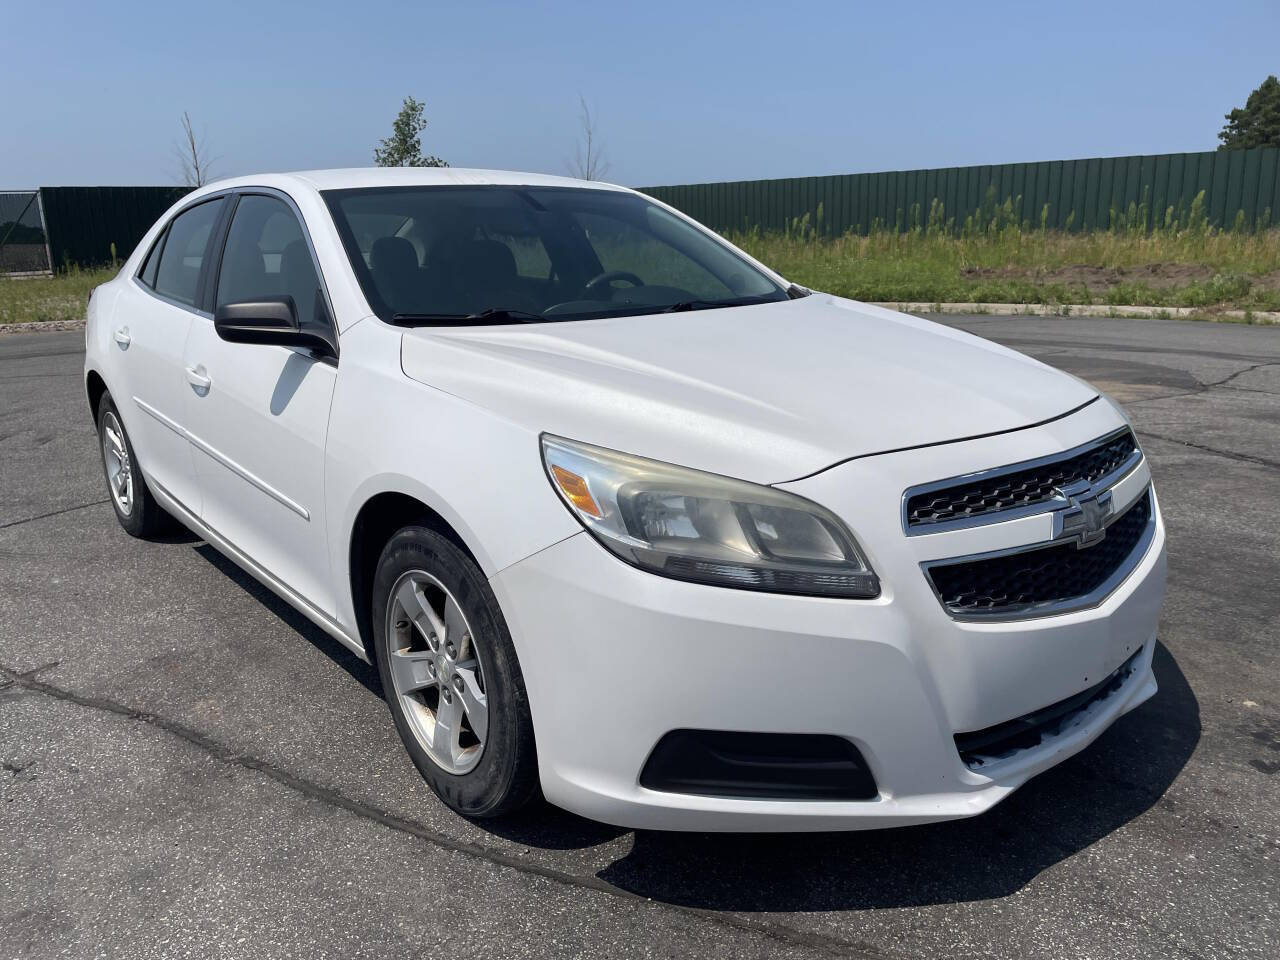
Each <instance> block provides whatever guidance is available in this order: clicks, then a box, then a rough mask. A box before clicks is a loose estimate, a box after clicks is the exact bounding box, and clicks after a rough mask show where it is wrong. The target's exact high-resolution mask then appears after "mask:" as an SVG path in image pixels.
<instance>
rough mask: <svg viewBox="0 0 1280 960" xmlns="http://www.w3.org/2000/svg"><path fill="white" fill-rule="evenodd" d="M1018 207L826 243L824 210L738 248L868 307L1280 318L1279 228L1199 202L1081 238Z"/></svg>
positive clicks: (910, 219) (1128, 215) (1116, 219)
mask: <svg viewBox="0 0 1280 960" xmlns="http://www.w3.org/2000/svg"><path fill="white" fill-rule="evenodd" d="M1019 207H1020V200H1018V199H1011V200H1006V201H1005V202H1004V203H1003V204H1000V205H994V204H992V205H991V206H990V207H985V206H984V208H983V209H981V210H979V211H977V212H975V213H974V214H971V215H969V216H967V217H965V219H964V220H963V221H962V222H961V223H959V224H957V223H956V222H955V220H954V218H952V219H948V218H947V216H946V213H945V211H944V210H943V209H942V207H941V204H939V203H938V202H937V201H935V202H934V204H933V206H932V208H931V209H930V210H929V211H927V212H926V213H924V214H923V215H922V214H921V212H920V211H919V210H918V209H917V210H913V211H911V212H909V214H908V215H907V216H906V217H905V218H900V222H899V223H894V224H890V225H886V224H883V223H880V222H876V223H873V224H871V227H870V229H869V231H868V232H867V233H865V234H861V233H859V232H856V231H850V232H848V233H845V234H843V235H838V236H830V235H828V234H827V232H826V231H825V230H824V222H823V220H824V218H823V211H822V207H821V205H819V207H818V209H817V211H815V214H814V216H812V217H810V216H809V215H805V216H804V217H800V218H797V219H795V220H793V221H792V222H790V223H788V224H787V226H786V229H784V230H781V231H762V230H760V229H758V228H756V229H752V230H745V231H739V232H736V233H732V234H730V238H731V239H732V240H733V241H734V242H735V243H736V244H738V245H739V246H741V247H742V248H743V249H745V250H747V251H748V252H749V253H751V254H752V255H753V256H755V257H757V258H758V259H760V260H761V261H763V262H765V263H767V264H769V265H770V266H772V267H774V268H775V269H776V270H778V271H779V272H780V273H782V274H784V275H785V276H787V277H788V278H789V279H792V280H795V281H796V282H798V283H802V284H804V285H806V286H812V287H814V288H816V289H819V290H824V291H827V292H830V293H836V294H840V295H841V296H848V297H854V298H856V299H861V300H890V301H902V300H912V301H922V302H947V301H953V302H954V301H971V300H977V301H989V302H1002V303H1018V302H1027V303H1109V304H1149V305H1155V306H1189V307H1242V308H1249V309H1270V310H1274V309H1280V228H1276V227H1268V226H1265V225H1264V224H1263V223H1261V222H1260V223H1259V224H1257V225H1256V226H1258V227H1261V229H1257V230H1255V231H1253V232H1247V231H1245V230H1243V229H1232V230H1222V229H1219V228H1216V227H1214V226H1212V225H1211V224H1209V223H1208V222H1207V220H1206V218H1205V215H1204V197H1203V194H1201V195H1200V196H1199V197H1197V198H1196V200H1195V201H1194V202H1193V203H1192V205H1191V208H1190V209H1189V210H1187V211H1185V213H1184V214H1183V215H1182V216H1177V215H1175V212H1174V211H1173V210H1172V209H1170V210H1169V211H1166V213H1165V214H1164V215H1163V216H1162V217H1161V218H1160V220H1159V222H1158V223H1155V224H1152V223H1151V216H1150V214H1149V212H1148V211H1147V210H1146V207H1145V205H1131V207H1130V209H1129V210H1128V211H1124V212H1119V213H1118V212H1116V211H1113V212H1112V216H1111V225H1110V227H1109V228H1108V229H1105V230H1093V231H1088V232H1079V233H1073V232H1069V231H1065V230H1054V229H1051V228H1049V227H1048V225H1047V224H1048V219H1049V217H1048V209H1047V208H1046V209H1045V210H1043V211H1041V216H1040V218H1039V222H1038V223H1035V224H1032V223H1030V222H1028V221H1027V220H1025V219H1020V218H1019V217H1018V215H1017V214H1016V213H1015V211H1016V210H1017V209H1018V208H1019ZM1260 220H1261V218H1260ZM1266 223H1268V224H1269V223H1270V211H1267V212H1266ZM1234 226H1241V227H1243V226H1244V225H1243V224H1239V225H1234V224H1233V227H1234ZM1152 274H1159V275H1160V276H1159V277H1154V276H1152Z"/></svg>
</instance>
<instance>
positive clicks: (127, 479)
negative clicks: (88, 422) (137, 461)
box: [102, 413, 133, 517]
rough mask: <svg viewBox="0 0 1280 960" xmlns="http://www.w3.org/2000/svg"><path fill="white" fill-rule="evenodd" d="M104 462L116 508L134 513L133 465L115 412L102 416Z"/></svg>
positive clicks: (122, 511)
mask: <svg viewBox="0 0 1280 960" xmlns="http://www.w3.org/2000/svg"><path fill="white" fill-rule="evenodd" d="M102 462H103V463H104V464H105V465H106V468H107V485H108V486H109V487H110V488H111V499H112V500H114V501H115V504H116V509H118V510H119V511H120V513H121V514H123V515H124V516H126V517H127V516H129V514H131V513H133V465H132V463H131V461H130V459H129V445H128V444H127V443H125V440H124V429H123V428H122V427H121V426H120V421H119V420H117V419H116V415H115V414H114V413H108V414H107V415H106V416H105V417H103V418H102Z"/></svg>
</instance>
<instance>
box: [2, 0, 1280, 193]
mask: <svg viewBox="0 0 1280 960" xmlns="http://www.w3.org/2000/svg"><path fill="white" fill-rule="evenodd" d="M1268 73H1280V0H1220V2H1214V3H1206V2H1203V0H1199V2H1188V0H1164V2H1148V0H1110V2H1107V3H1093V2H1080V0H1077V2H1073V3H1043V2H1036V0H1023V2H1017V3H1003V2H1001V3H996V2H988V3H981V2H979V3H956V2H954V0H952V2H923V0H916V2H901V0H897V2H892V0H891V2H880V3H874V4H870V3H860V2H824V3H802V2H790V3H770V4H758V5H756V4H752V3H749V2H743V0H714V2H713V0H707V2H697V0H684V2H680V3H666V2H638V3H628V4H618V5H615V4H610V3H608V2H607V0H604V2H596V3H578V2H576V0H565V2H560V3H548V4H538V3H532V2H530V3H516V4H496V3H487V2H480V0H472V2H464V3H449V4H435V3H430V2H415V3H399V4H382V3H378V2H374V0H366V2H359V3H352V2H346V3H340V4H339V3H330V2H327V0H312V2H308V3H292V2H290V3H283V2H274V0H257V2H254V3H239V2H215V3H198V4H197V3H193V2H189V0H188V2H181V3H175V2H172V0H170V2H167V3H140V2H131V0H119V2H109V3H99V2H87V0H86V2H82V3H79V4H63V3H59V2H54V0H41V2H21V3H19V2H10V3H6V4H5V5H4V8H3V14H0V91H2V93H0V104H2V106H0V189H5V188H16V187H32V186H39V185H47V186H52V185H58V184H100V183H115V184H131V183H132V184H148V183H172V182H175V181H176V180H177V178H178V172H177V163H176V161H174V159H173V158H172V155H171V152H172V148H173V146H174V144H175V143H176V141H177V139H178V136H179V133H180V131H179V125H178V118H179V116H180V115H181V113H182V111H183V110H188V111H190V113H191V116H192V118H193V120H194V121H195V124H196V126H197V129H202V130H204V131H205V133H206V135H207V138H208V141H209V144H210V146H211V147H212V148H213V151H214V152H215V153H216V154H218V155H220V156H221V161H220V163H219V164H218V166H217V170H218V171H219V172H221V173H222V174H224V175H232V174H241V173H252V172H260V171H270V170H290V169H299V168H308V167H331V166H363V165H367V164H369V163H371V162H372V156H371V149H372V147H373V145H374V143H375V142H376V141H377V140H378V138H379V137H381V136H384V135H386V133H388V132H389V129H390V126H391V120H392V118H393V117H394V116H395V114H396V111H397V109H398V108H399V105H400V101H401V99H402V98H403V97H404V96H405V95H406V94H413V95H415V96H417V97H418V98H419V99H422V100H425V101H426V103H427V115H428V117H429V119H430V126H429V127H428V129H427V133H426V135H425V138H424V143H423V147H424V150H425V151H426V152H430V153H437V154H439V155H441V156H443V157H444V158H446V159H447V160H449V161H450V162H451V163H452V164H453V165H454V166H480V167H503V168H511V169H523V170H537V171H546V172H552V173H563V172H565V162H566V160H567V159H568V158H569V157H570V156H571V155H572V153H573V149H574V142H575V138H576V136H577V134H578V127H577V109H578V104H577V97H578V93H579V91H581V92H582V93H583V94H585V95H586V96H587V97H588V99H589V100H590V101H592V102H593V103H594V104H595V106H596V108H597V111H598V114H599V122H600V127H601V132H602V135H603V138H604V140H605V143H606V146H607V150H608V153H609V156H610V158H611V159H612V169H611V171H610V175H609V179H612V180H615V181H617V182H620V183H627V184H633V185H654V184H663V183H681V182H694V181H702V180H732V179H742V178H756V177H781V176H803V175H812V174H821V173H840V172H857V171H866V170H886V169H904V168H912V167H926V166H951V165H955V164H972V163H992V162H1003V161H1013V160H1052V159H1062V158H1067V157H1086V156H1105V155H1119V154H1130V153H1162V152H1170V151H1180V150H1206V149H1212V148H1213V147H1214V146H1216V140H1215V134H1216V133H1217V131H1218V129H1219V128H1220V127H1221V125H1222V115H1223V114H1224V113H1225V112H1226V111H1227V110H1228V109H1230V108H1231V107H1233V106H1238V105H1240V104H1241V103H1243V101H1244V99H1245V97H1246V96H1247V94H1248V92H1249V91H1250V90H1252V89H1253V88H1254V87H1255V86H1257V85H1258V83H1260V82H1261V81H1262V79H1263V78H1264V77H1265V76H1266V75H1267V74H1268Z"/></svg>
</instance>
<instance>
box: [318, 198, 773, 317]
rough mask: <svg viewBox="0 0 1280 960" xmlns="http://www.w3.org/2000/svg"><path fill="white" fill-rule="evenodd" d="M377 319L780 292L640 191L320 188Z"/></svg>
mask: <svg viewBox="0 0 1280 960" xmlns="http://www.w3.org/2000/svg"><path fill="white" fill-rule="evenodd" d="M324 197H325V202H326V203H327V204H328V206H329V210H330V211H331V212H332V214H333V218H334V222H335V223H336V224H337V227H338V231H339V233H340V234H341V235H342V239H343V243H344V244H345V246H346V249H347V255H348V256H349V257H350V258H351V263H352V266H353V267H354V268H355V272H356V275H357V277H358V278H359V280H360V285H361V287H362V288H363V290H364V294H365V297H366V298H367V299H368V300H369V303H370V305H371V306H372V307H373V309H374V311H375V312H376V313H377V314H378V315H379V316H380V317H382V319H383V320H387V321H389V322H395V323H409V324H428V325H429V324H439V325H442V326H443V325H448V324H450V323H529V322H544V321H552V320H581V319H587V318H591V317H608V316H621V315H626V314H640V313H657V312H661V311H663V310H699V309H709V308H713V307H721V306H738V305H745V304H751V303H762V302H766V301H772V300H786V299H787V292H786V291H785V290H784V289H783V288H782V287H780V286H779V285H778V284H777V283H775V282H774V281H773V280H772V279H770V278H769V277H768V276H767V275H766V274H764V273H763V272H761V271H760V269H759V268H758V267H755V266H753V265H752V264H750V263H748V262H747V261H746V260H745V259H743V257H742V256H741V255H739V254H737V253H735V252H734V251H733V250H731V249H730V248H729V247H727V246H726V245H725V244H723V243H721V242H720V241H719V240H717V239H716V238H715V237H713V236H710V235H709V234H707V233H705V232H703V231H702V230H699V229H697V228H695V227H693V226H691V225H689V224H688V223H686V222H685V221H684V220H682V219H680V218H679V217H676V216H673V215H672V214H671V213H669V212H667V211H666V210H664V209H663V208H662V207H660V206H658V205H657V204H655V203H652V202H650V201H649V200H646V199H645V198H644V197H641V196H637V195H636V194H631V193H623V192H620V191H615V190H593V189H578V188H566V187H516V186H481V187H470V186H465V187H453V186H445V187H439V186H436V187H375V188H371V189H359V190H330V191H326V192H325V194H324Z"/></svg>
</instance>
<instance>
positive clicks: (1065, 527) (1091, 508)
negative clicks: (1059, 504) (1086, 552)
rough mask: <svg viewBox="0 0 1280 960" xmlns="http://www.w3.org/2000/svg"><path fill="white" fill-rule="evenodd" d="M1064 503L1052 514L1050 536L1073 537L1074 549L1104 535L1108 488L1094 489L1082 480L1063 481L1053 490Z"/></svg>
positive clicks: (1096, 540)
mask: <svg viewBox="0 0 1280 960" xmlns="http://www.w3.org/2000/svg"><path fill="white" fill-rule="evenodd" d="M1055 492H1056V493H1057V494H1058V495H1059V496H1060V497H1062V499H1064V500H1066V501H1067V505H1066V506H1065V507H1063V508H1062V509H1061V510H1055V511H1054V514H1053V539H1055V540H1074V541H1075V542H1076V548H1077V549H1084V548H1085V547H1092V546H1093V545H1094V544H1095V543H1099V542H1101V541H1102V540H1103V539H1105V538H1106V536H1107V519H1108V518H1109V517H1110V516H1111V509H1112V501H1111V491H1110V490H1104V491H1102V492H1101V493H1094V491H1093V488H1092V487H1090V486H1089V484H1088V483H1087V482H1086V481H1083V480H1081V481H1077V482H1076V483H1069V484H1064V485H1063V486H1061V487H1058V488H1057V489H1056V491H1055Z"/></svg>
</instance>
